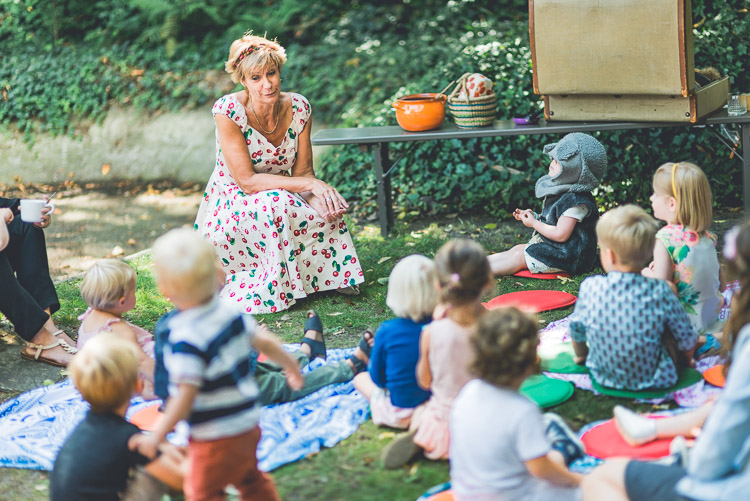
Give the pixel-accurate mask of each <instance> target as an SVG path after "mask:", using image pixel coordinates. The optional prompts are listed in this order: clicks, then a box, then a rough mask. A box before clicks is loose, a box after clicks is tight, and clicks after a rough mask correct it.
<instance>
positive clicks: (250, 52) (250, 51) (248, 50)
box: [234, 45, 260, 70]
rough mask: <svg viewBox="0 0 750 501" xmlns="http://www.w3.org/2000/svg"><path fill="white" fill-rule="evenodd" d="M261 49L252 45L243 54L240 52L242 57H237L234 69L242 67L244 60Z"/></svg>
mask: <svg viewBox="0 0 750 501" xmlns="http://www.w3.org/2000/svg"><path fill="white" fill-rule="evenodd" d="M259 48H260V47H256V46H255V45H251V46H250V47H248V48H246V49H245V50H243V51H242V52H240V55H239V56H237V59H236V60H235V61H234V69H235V70H236V69H237V66H239V65H240V63H241V62H242V60H243V59H245V58H246V57H247V56H249V55H250V54H252V53H253V52H255V51H256V50H258V49H259Z"/></svg>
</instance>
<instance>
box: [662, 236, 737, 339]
mask: <svg viewBox="0 0 750 501" xmlns="http://www.w3.org/2000/svg"><path fill="white" fill-rule="evenodd" d="M656 238H657V239H658V240H659V241H660V242H661V243H662V244H664V247H666V248H667V252H669V255H670V256H671V257H672V262H673V263H674V275H673V277H672V281H673V282H674V283H675V285H677V292H678V295H679V298H680V302H681V303H682V306H683V308H685V311H686V312H687V314H688V317H690V323H691V324H692V325H693V328H694V329H695V330H696V331H697V332H698V333H699V334H704V333H706V332H707V331H711V330H714V329H710V327H711V325H712V324H713V323H714V322H716V321H717V320H718V318H719V311H720V310H721V307H722V305H723V300H722V297H721V293H720V292H719V287H720V281H719V259H718V256H717V255H716V236H715V235H714V234H712V233H710V232H708V231H707V232H705V233H704V234H703V235H699V234H698V233H696V232H694V231H692V230H690V229H688V228H686V227H684V226H683V225H681V224H668V225H666V226H665V227H663V228H662V229H660V230H659V231H658V232H657V233H656Z"/></svg>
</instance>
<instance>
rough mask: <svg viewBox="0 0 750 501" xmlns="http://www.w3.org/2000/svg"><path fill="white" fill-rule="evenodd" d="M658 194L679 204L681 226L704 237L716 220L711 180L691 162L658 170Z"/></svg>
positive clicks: (655, 177) (656, 183) (678, 219)
mask: <svg viewBox="0 0 750 501" xmlns="http://www.w3.org/2000/svg"><path fill="white" fill-rule="evenodd" d="M654 190H655V191H657V192H659V193H660V194H662V195H668V196H670V197H674V199H675V200H676V201H677V212H676V217H677V222H678V223H679V224H682V225H684V226H686V227H687V228H689V229H691V230H693V231H695V232H696V233H703V232H704V231H706V230H708V229H709V228H710V227H711V222H712V220H713V212H712V211H713V208H712V206H713V198H712V196H711V186H709V184H708V178H706V174H704V173H703V171H702V170H701V168H700V167H698V166H697V165H695V164H691V163H690V162H678V163H666V164H664V165H662V166H660V167H659V168H658V169H656V173H655V174H654Z"/></svg>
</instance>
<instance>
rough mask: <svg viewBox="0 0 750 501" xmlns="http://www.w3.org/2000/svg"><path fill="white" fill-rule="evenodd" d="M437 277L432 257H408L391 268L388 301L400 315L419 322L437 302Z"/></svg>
mask: <svg viewBox="0 0 750 501" xmlns="http://www.w3.org/2000/svg"><path fill="white" fill-rule="evenodd" d="M436 280H437V277H436V275H435V263H434V262H433V261H432V259H430V258H427V257H425V256H423V255H421V254H412V255H411V256H406V257H405V258H403V259H402V260H401V261H399V262H398V263H396V266H394V267H393V269H392V270H391V274H390V276H389V278H388V294H387V295H386V297H385V304H386V305H388V307H389V308H390V309H391V311H393V313H394V314H395V315H396V316H397V317H400V318H411V319H412V320H414V321H415V322H418V321H419V320H422V319H423V318H425V317H427V316H429V315H431V314H432V312H433V310H434V309H435V306H436V305H437V301H438V292H437V288H436V287H435V282H436Z"/></svg>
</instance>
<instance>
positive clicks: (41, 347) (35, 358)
mask: <svg viewBox="0 0 750 501" xmlns="http://www.w3.org/2000/svg"><path fill="white" fill-rule="evenodd" d="M60 334H63V331H61V330H60V331H57V332H53V333H52V335H53V336H59V335H60ZM58 346H61V347H62V349H63V350H65V351H67V352H68V353H70V354H71V355H75V354H76V353H78V348H75V347H73V346H70V345H69V344H68V343H67V342H66V341H63V340H62V339H58V340H57V341H55V342H54V343H52V344H48V345H46V346H45V345H43V344H36V343H30V342H28V341H27V342H26V346H25V347H24V348H22V349H21V358H24V359H26V360H31V361H33V362H42V363H45V364H49V365H53V366H55V367H67V366H68V364H67V363H62V362H58V361H57V360H52V359H51V358H47V357H43V356H42V352H43V351H44V350H51V349H52V348H56V347H58ZM26 348H32V349H35V350H36V353H34V354H33V355H32V354H30V353H28V352H27V351H26Z"/></svg>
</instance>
